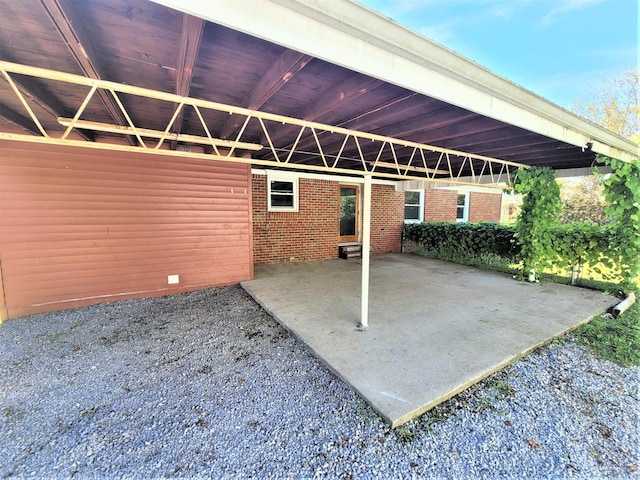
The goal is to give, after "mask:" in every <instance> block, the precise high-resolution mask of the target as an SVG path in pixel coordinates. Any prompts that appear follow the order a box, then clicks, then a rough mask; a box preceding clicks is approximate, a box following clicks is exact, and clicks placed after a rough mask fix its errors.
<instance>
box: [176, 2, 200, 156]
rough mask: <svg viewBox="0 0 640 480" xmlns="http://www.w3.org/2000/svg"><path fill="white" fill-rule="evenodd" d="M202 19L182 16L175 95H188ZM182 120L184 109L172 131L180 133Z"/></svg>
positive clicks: (198, 44) (198, 47) (196, 55)
mask: <svg viewBox="0 0 640 480" xmlns="http://www.w3.org/2000/svg"><path fill="white" fill-rule="evenodd" d="M204 24H205V22H204V20H202V19H201V18H198V17H194V16H191V15H188V14H186V13H185V14H184V16H183V17H182V31H181V32H180V45H179V46H178V61H177V68H176V95H180V96H181V97H188V96H189V92H190V91H191V80H192V79H193V69H194V68H195V65H196V60H197V58H198V52H199V51H200V43H201V42H202V32H203V31H204ZM183 121H184V109H181V110H180V113H179V114H178V117H177V118H176V120H175V122H174V123H173V125H172V127H171V131H172V132H173V133H176V134H177V133H180V132H181V130H182V123H183ZM177 145H178V142H177V141H176V140H172V141H171V149H172V150H175V149H176V148H177Z"/></svg>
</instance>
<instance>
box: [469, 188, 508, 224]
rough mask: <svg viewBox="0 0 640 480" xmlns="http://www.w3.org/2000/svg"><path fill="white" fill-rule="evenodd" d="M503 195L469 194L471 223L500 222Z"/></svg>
mask: <svg viewBox="0 0 640 480" xmlns="http://www.w3.org/2000/svg"><path fill="white" fill-rule="evenodd" d="M501 207H502V195H500V194H495V193H480V192H471V193H470V194H469V221H470V222H499V221H500V209H501Z"/></svg>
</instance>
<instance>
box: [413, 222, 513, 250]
mask: <svg viewBox="0 0 640 480" xmlns="http://www.w3.org/2000/svg"><path fill="white" fill-rule="evenodd" d="M514 233H515V230H514V229H513V228H512V227H509V226H505V225H501V224H498V223H491V222H486V223H450V222H430V223H408V224H406V225H405V227H404V238H405V239H406V240H410V241H412V242H415V243H417V244H419V245H420V246H421V247H422V248H424V249H425V250H428V251H442V252H443V253H444V252H445V251H448V252H452V253H455V254H457V255H463V256H467V255H481V254H493V255H498V256H500V257H505V258H514V257H515V255H516V254H517V253H518V251H519V247H518V244H517V243H515V241H514V237H513V235H514Z"/></svg>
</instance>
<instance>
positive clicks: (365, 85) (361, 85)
mask: <svg viewBox="0 0 640 480" xmlns="http://www.w3.org/2000/svg"><path fill="white" fill-rule="evenodd" d="M380 85H382V82H381V81H380V80H376V79H375V78H369V77H363V76H362V75H354V76H352V77H349V78H348V79H347V80H345V81H344V82H341V83H339V84H338V85H334V86H333V87H332V88H330V89H329V90H328V91H327V92H325V93H324V94H323V95H321V96H320V97H319V98H318V99H316V100H315V101H314V102H313V103H311V104H310V105H308V106H307V107H306V108H305V109H304V110H302V112H300V114H299V115H298V116H299V117H300V118H302V119H304V120H310V121H315V120H318V119H319V118H320V117H322V116H323V115H325V114H326V113H329V112H331V111H332V110H335V109H336V108H338V107H340V106H342V105H345V104H346V103H348V102H351V101H353V100H355V99H356V98H358V97H359V96H361V95H364V94H365V93H367V92H370V91H371V90H373V89H374V88H376V87H379V86H380ZM287 130H288V129H287V128H286V126H285V125H283V126H282V127H280V128H278V129H277V130H276V131H275V132H274V133H273V134H272V136H271V140H273V141H277V140H279V139H280V138H282V136H283V135H285V134H286V133H287Z"/></svg>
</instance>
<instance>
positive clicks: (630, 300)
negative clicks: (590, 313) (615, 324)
mask: <svg viewBox="0 0 640 480" xmlns="http://www.w3.org/2000/svg"><path fill="white" fill-rule="evenodd" d="M635 302H636V294H635V293H633V292H629V293H627V298H625V299H624V300H623V301H621V302H620V303H619V304H617V305H616V306H615V307H613V312H612V313H613V316H614V318H618V317H619V316H620V315H621V314H622V313H624V312H625V311H626V310H627V309H628V308H629V307H630V306H631V305H633V304H634V303H635Z"/></svg>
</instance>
